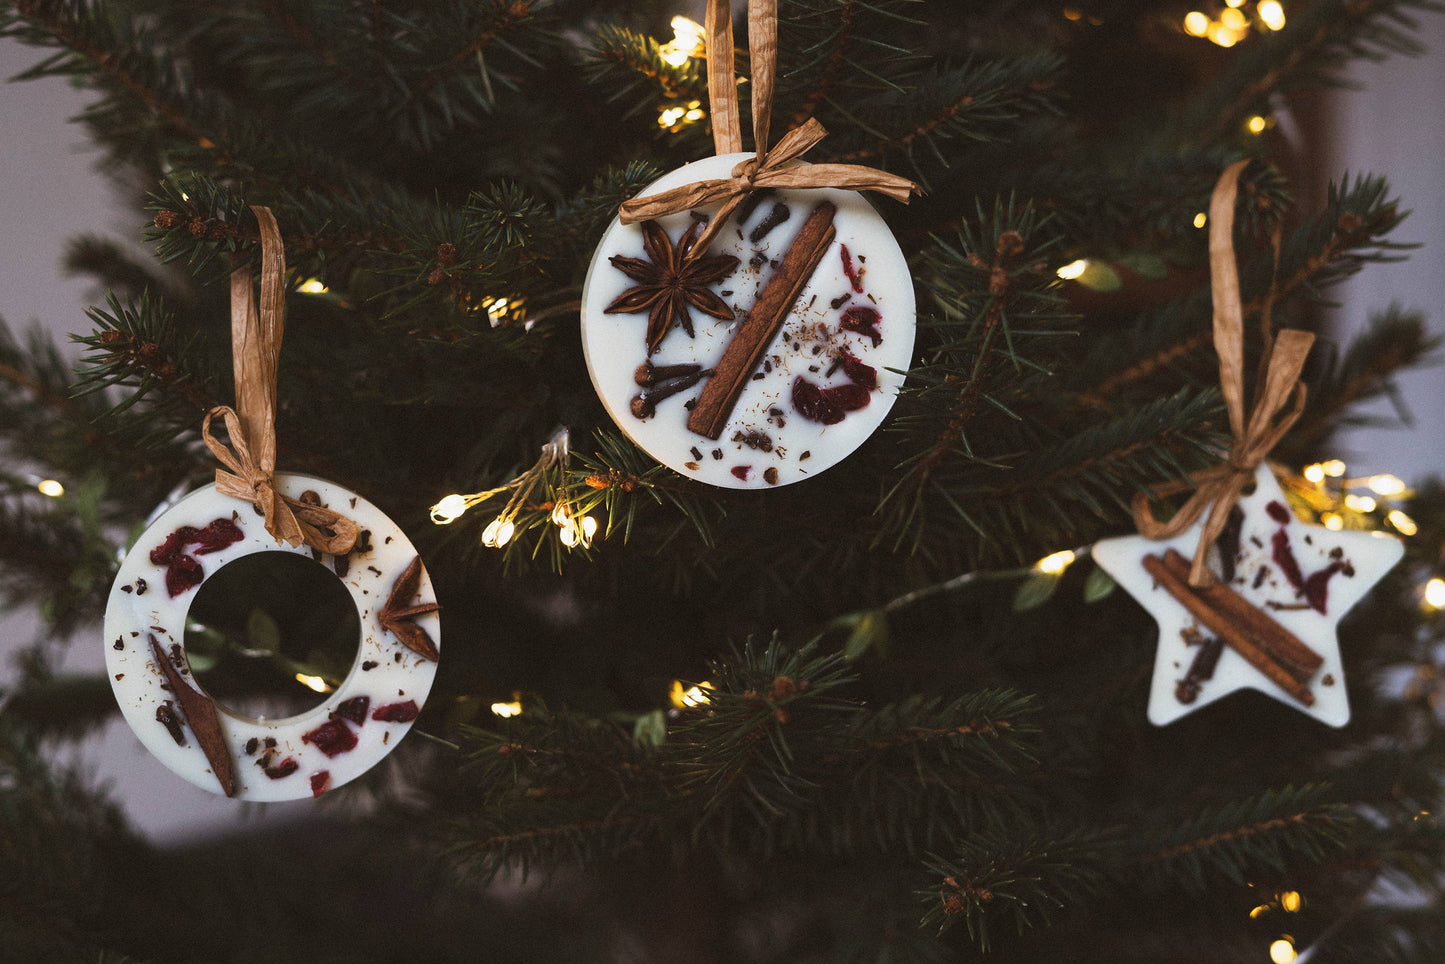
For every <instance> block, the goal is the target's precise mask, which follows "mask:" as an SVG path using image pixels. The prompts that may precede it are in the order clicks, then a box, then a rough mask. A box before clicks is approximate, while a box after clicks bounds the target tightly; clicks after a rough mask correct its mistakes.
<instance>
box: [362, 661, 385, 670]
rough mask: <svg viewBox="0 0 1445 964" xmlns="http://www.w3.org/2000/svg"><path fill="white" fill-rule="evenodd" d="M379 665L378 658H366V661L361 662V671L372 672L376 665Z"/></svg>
mask: <svg viewBox="0 0 1445 964" xmlns="http://www.w3.org/2000/svg"><path fill="white" fill-rule="evenodd" d="M378 665H380V664H379V663H377V661H376V660H374V659H368V660H366V661H365V662H364V663H362V664H361V671H362V672H363V673H370V672H371V671H372V670H374V669H376V667H377V666H378Z"/></svg>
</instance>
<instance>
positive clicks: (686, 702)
mask: <svg viewBox="0 0 1445 964" xmlns="http://www.w3.org/2000/svg"><path fill="white" fill-rule="evenodd" d="M712 688H713V687H712V684H711V683H699V684H697V685H696V686H691V687H684V686H683V684H682V680H676V679H675V680H673V681H672V692H671V693H670V694H669V698H670V699H671V700H672V705H673V706H675V707H677V708H678V709H680V710H683V709H691V708H692V707H694V706H702V705H703V704H704V703H707V702H709V700H708V698H707V691H708V690H710V689H712Z"/></svg>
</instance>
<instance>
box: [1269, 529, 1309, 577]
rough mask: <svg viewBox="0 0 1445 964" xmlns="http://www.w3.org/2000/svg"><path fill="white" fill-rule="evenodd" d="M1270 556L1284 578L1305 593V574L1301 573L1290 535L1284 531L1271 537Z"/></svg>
mask: <svg viewBox="0 0 1445 964" xmlns="http://www.w3.org/2000/svg"><path fill="white" fill-rule="evenodd" d="M1269 544H1270V555H1271V556H1272V557H1273V558H1274V561H1275V565H1277V566H1279V568H1280V571H1281V572H1283V573H1284V577H1285V578H1286V579H1288V580H1289V584H1290V585H1291V586H1294V587H1295V589H1296V590H1298V591H1300V592H1303V591H1304V588H1305V577H1304V573H1303V572H1301V571H1300V567H1299V562H1298V561H1297V560H1296V559H1295V557H1294V549H1293V548H1292V547H1291V546H1290V544H1289V533H1287V532H1285V531H1284V530H1283V529H1281V530H1279V531H1278V532H1276V533H1275V534H1274V535H1273V536H1271V537H1270V540H1269Z"/></svg>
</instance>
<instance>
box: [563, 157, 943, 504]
mask: <svg viewBox="0 0 1445 964" xmlns="http://www.w3.org/2000/svg"><path fill="white" fill-rule="evenodd" d="M751 156H752V155H751V154H726V155H723V156H721V157H710V158H706V159H704V160H700V161H697V162H695V163H693V164H689V165H687V166H686V167H682V168H679V169H678V170H676V171H673V172H671V173H670V174H667V175H665V176H664V177H662V178H661V179H659V180H657V181H656V182H654V183H653V184H651V185H649V186H648V187H647V188H645V189H644V190H643V191H642V192H641V194H642V195H648V194H655V193H658V192H660V191H665V190H668V189H670V188H674V187H678V186H679V185H683V184H688V183H691V182H693V181H698V180H703V179H707V178H725V177H728V176H729V175H730V174H731V172H732V169H733V167H734V166H735V165H736V164H737V163H738V161H740V160H743V159H745V158H748V157H751ZM824 201H831V202H832V203H833V204H834V205H835V206H836V207H837V212H836V214H835V215H834V217H833V225H834V227H835V228H836V230H837V236H836V238H835V239H834V240H833V242H832V244H831V245H829V247H828V249H827V251H826V252H824V254H823V257H822V260H821V262H820V263H819V265H818V267H817V268H816V269H815V270H814V272H813V273H812V276H811V278H810V280H809V281H808V283H807V285H806V286H805V287H804V288H803V289H802V292H801V294H799V295H798V297H797V298H796V299H795V300H794V302H793V310H792V311H791V312H790V314H789V316H788V317H787V319H786V320H785V321H784V322H783V325H782V329H781V331H780V332H779V333H778V335H777V336H776V337H775V338H774V339H773V341H772V343H771V344H770V346H769V347H768V349H767V350H766V352H765V354H764V355H763V357H762V359H760V361H759V363H758V365H757V367H756V369H755V370H754V371H753V372H752V373H751V374H750V375H749V376H748V380H747V381H746V382H745V383H744V387H743V391H742V395H741V396H740V397H739V398H738V402H737V405H736V406H735V407H734V409H733V411H732V416H731V418H730V419H729V420H728V423H727V425H726V427H725V428H724V429H723V431H722V434H721V435H720V436H719V437H718V438H717V439H716V440H714V439H710V438H707V437H706V436H704V435H701V434H698V433H696V432H693V431H691V430H689V429H688V427H687V424H686V423H687V419H688V410H687V408H686V406H687V405H688V404H689V402H690V401H691V400H695V399H696V398H697V397H698V395H699V392H700V390H701V386H700V385H693V386H690V387H688V388H687V389H686V390H683V391H679V392H677V393H676V394H674V395H671V396H670V397H667V398H665V399H663V400H662V401H660V402H658V403H657V405H656V412H655V414H653V415H650V416H648V417H646V418H638V417H637V416H636V415H634V414H633V412H632V410H631V403H632V401H633V399H635V398H637V397H638V396H639V394H640V393H641V392H642V391H643V390H644V389H643V388H641V387H639V386H638V384H637V381H636V379H635V377H634V375H635V373H636V371H637V368H638V366H639V365H640V364H642V363H643V362H644V361H650V362H651V363H652V364H653V365H656V366H659V367H661V366H667V365H694V366H701V369H702V370H704V371H705V370H707V369H711V368H713V367H714V366H715V365H716V364H717V363H718V360H719V359H720V358H721V357H722V354H723V351H724V350H725V349H726V347H727V345H728V342H730V341H731V340H732V338H733V336H734V334H735V333H736V331H737V330H738V327H739V325H740V324H741V321H742V319H743V317H744V315H745V313H746V312H747V311H748V310H749V309H750V308H751V307H752V305H753V302H754V301H755V299H756V297H757V293H758V291H759V290H761V288H762V287H763V286H764V285H765V284H766V283H767V281H768V279H769V278H770V277H771V276H772V275H773V274H774V272H775V271H776V270H777V263H778V262H779V260H780V259H781V258H782V257H783V253H784V252H785V251H787V249H788V247H789V245H791V244H792V242H793V239H794V237H795V236H796V235H797V233H798V230H799V228H800V227H801V226H802V225H803V223H804V222H805V221H806V220H807V219H808V216H809V214H810V213H811V212H812V211H813V210H814V209H815V208H817V206H818V205H819V204H821V203H822V202H824ZM778 204H782V205H784V206H785V207H786V209H787V218H786V219H785V220H782V221H778V220H777V216H775V215H774V213H773V212H774V208H775V205H778ZM698 210H699V213H700V214H708V215H712V214H714V213H716V210H717V205H713V206H712V207H708V208H700V209H698ZM781 214H782V211H781V210H779V212H778V215H781ZM770 219H771V220H770ZM731 220H732V223H730V224H728V225H727V226H725V227H724V228H723V229H722V231H721V232H720V233H719V234H718V236H717V238H716V240H714V241H713V243H712V246H711V248H710V249H709V251H708V255H733V256H735V257H737V258H738V259H739V264H738V267H737V268H736V269H735V270H734V271H733V272H732V273H731V274H730V275H728V276H727V277H726V278H724V279H722V280H721V281H719V282H716V283H713V284H711V285H709V286H708V287H709V288H710V290H712V291H713V292H714V293H716V294H717V295H718V296H719V297H721V298H722V299H723V301H724V302H725V303H726V304H727V305H728V306H729V307H730V308H732V309H733V311H734V314H735V316H736V317H735V320H734V321H732V322H726V321H720V320H718V319H716V318H713V317H711V316H709V315H707V314H704V313H703V312H702V311H700V310H697V309H696V308H692V309H690V311H689V313H690V315H691V318H692V325H693V330H694V332H695V334H694V336H693V337H691V338H689V337H688V335H687V333H686V332H685V331H683V330H682V328H681V326H678V327H676V328H674V329H673V330H672V331H670V332H669V333H668V334H667V335H666V337H664V338H663V339H662V341H661V343H660V344H659V345H658V348H657V351H656V353H655V354H653V355H652V356H651V357H650V358H649V357H648V355H647V341H646V332H647V325H648V312H646V311H642V312H640V313H630V314H624V313H614V314H607V313H605V309H606V308H607V307H608V305H610V304H611V303H612V302H613V300H614V299H615V298H617V297H618V296H619V295H620V294H622V292H624V291H626V290H627V289H629V288H631V287H633V286H635V285H636V284H637V282H636V281H634V280H632V279H630V278H628V277H627V276H626V275H625V274H624V273H623V272H622V271H621V270H619V269H618V268H616V267H615V266H614V265H613V264H612V263H611V261H610V259H611V258H612V257H613V256H615V255H621V256H624V257H628V258H645V253H644V252H643V244H642V227H641V225H640V224H622V223H621V221H618V220H614V221H613V222H612V225H611V226H610V227H609V228H608V229H607V232H606V233H605V234H604V235H603V236H602V240H601V242H600V243H599V244H598V246H597V251H596V253H595V254H594V255H593V258H592V264H591V267H590V268H589V269H588V272H587V280H586V282H585V284H584V286H583V290H582V347H583V350H584V352H585V354H586V357H587V370H588V372H589V373H590V374H591V377H592V384H593V386H594V387H595V388H596V389H597V394H598V395H599V396H600V397H601V399H602V403H603V405H604V406H605V407H606V408H607V413H608V414H609V415H610V416H611V417H612V419H613V421H615V422H616V423H617V425H618V427H620V428H621V429H622V431H623V432H625V433H626V434H627V435H628V437H630V438H631V439H632V440H633V441H634V442H636V443H637V444H638V445H639V446H640V447H641V448H642V449H644V450H645V451H646V452H647V453H648V454H649V455H651V456H652V457H653V458H655V459H657V460H658V461H659V462H662V463H663V464H664V465H667V466H668V467H670V468H672V469H673V470H675V471H677V472H679V473H681V474H682V475H684V476H686V477H688V478H693V479H698V480H700V481H703V482H707V483H709V484H711V485H716V486H722V487H725V488H733V489H767V488H771V487H773V486H777V485H786V484H788V483H789V482H798V481H801V480H803V479H806V478H809V477H811V476H814V475H817V474H818V473H819V472H822V471H823V470H824V469H827V468H828V467H829V466H832V465H834V464H836V463H837V462H839V461H841V460H842V459H843V458H845V457H847V456H848V455H849V454H850V453H852V452H853V450H854V449H856V448H857V447H858V446H859V445H861V444H863V442H864V441H865V440H867V439H868V437H869V436H871V435H872V434H873V432H874V431H875V430H876V429H877V428H878V426H879V425H880V424H881V423H882V421H883V419H884V417H885V416H886V415H887V414H888V410H889V409H890V408H891V407H892V405H893V401H894V399H895V398H896V397H897V395H898V391H899V389H900V388H902V386H903V374H902V372H904V371H906V370H907V369H908V366H909V362H910V360H911V358H912V356H913V338H914V332H915V328H916V315H915V304H914V296H913V279H912V277H911V276H910V275H909V272H908V263H907V261H906V260H905V259H904V257H903V252H902V250H900V248H899V247H898V242H897V241H896V240H894V238H893V235H892V233H891V232H890V231H889V229H888V226H887V224H885V223H884V221H883V219H882V218H881V217H879V215H878V212H877V211H875V210H874V209H873V206H872V205H871V204H870V203H869V201H868V199H867V198H866V197H865V196H864V195H862V194H859V193H857V192H855V191H843V190H837V189H833V188H818V189H809V190H797V191H776V192H773V193H771V194H769V195H767V196H765V197H763V198H762V199H761V200H760V202H759V203H758V204H757V205H756V206H755V207H754V208H753V209H752V210H751V211H750V212H748V213H747V214H746V216H745V217H744V218H741V219H740V218H738V217H737V216H734V217H733V218H732V219H731ZM658 223H659V224H660V225H661V226H662V227H663V229H664V230H665V231H666V232H667V235H668V239H669V240H670V241H671V242H672V243H673V244H676V243H677V242H678V240H679V239H680V238H681V237H682V235H683V233H684V232H685V231H686V230H687V229H688V227H689V226H690V225H691V224H692V223H693V216H692V213H691V212H686V211H684V212H682V213H679V214H671V215H668V216H667V217H664V218H660V219H658ZM754 233H757V234H758V235H759V238H758V240H757V241H753V240H752V236H753V234H754ZM845 245H846V246H847V248H848V249H849V259H850V264H849V267H850V268H851V272H852V273H851V276H850V274H849V272H848V271H847V270H845V265H844V261H843V247H844V246H845ZM858 288H862V289H863V290H862V291H859V290H857V289H858ZM850 309H852V310H854V314H853V316H852V317H851V319H850V320H849V321H848V322H847V323H846V324H845V323H844V316H845V314H846V313H847V312H849V311H850ZM875 322H876V323H875ZM870 328H871V334H870V333H869V330H870ZM844 351H846V352H847V353H848V354H849V355H851V356H853V357H854V358H855V359H856V360H858V361H861V362H862V363H864V364H865V365H866V366H868V367H869V368H872V369H873V370H874V371H875V372H876V377H877V387H876V388H873V389H871V390H870V391H869V392H868V395H867V399H868V401H867V404H866V405H865V406H864V407H861V408H856V409H849V410H848V411H846V413H844V414H843V415H842V417H841V420H839V421H837V422H835V423H833V424H823V423H822V422H820V421H816V420H810V419H809V418H807V417H805V416H804V415H803V414H800V412H799V411H798V410H797V408H796V407H795V405H794V403H793V399H794V384H795V380H796V379H798V378H803V379H805V380H807V381H808V382H809V383H810V384H811V385H813V386H816V387H817V388H819V389H822V390H827V389H838V388H840V387H843V388H844V390H851V389H848V388H846V385H847V383H848V382H849V380H850V379H849V375H848V373H847V372H846V371H844V370H842V368H841V366H840V365H839V360H840V358H841V354H842V352H844ZM854 384H856V382H855V383H854Z"/></svg>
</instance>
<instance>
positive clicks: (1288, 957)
mask: <svg viewBox="0 0 1445 964" xmlns="http://www.w3.org/2000/svg"><path fill="white" fill-rule="evenodd" d="M1296 957H1299V952H1298V951H1296V950H1295V949H1294V941H1293V940H1291V939H1290V938H1289V937H1288V936H1285V937H1281V938H1280V939H1279V940H1277V941H1275V942H1274V943H1273V944H1271V945H1269V959H1270V960H1271V961H1273V962H1274V964H1291V962H1292V961H1294V959H1295V958H1296Z"/></svg>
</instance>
